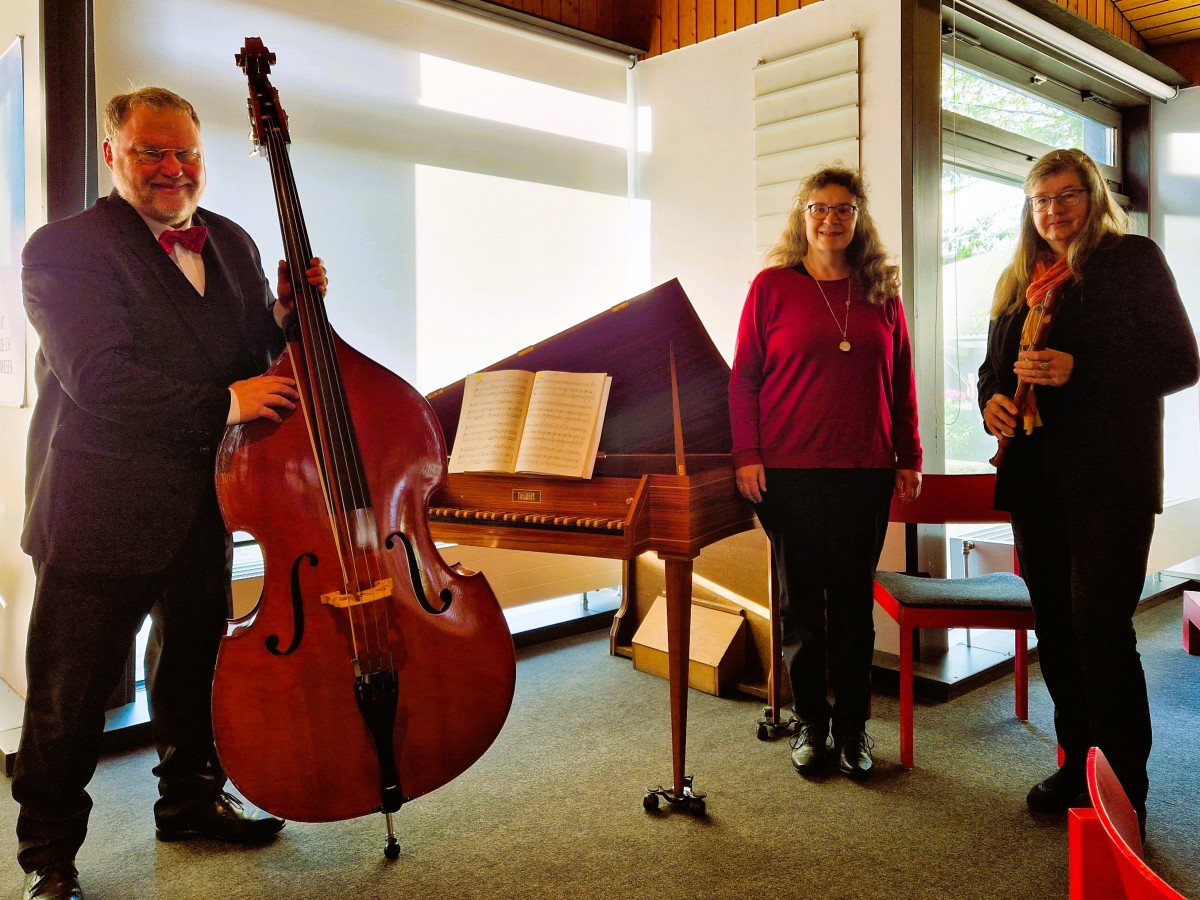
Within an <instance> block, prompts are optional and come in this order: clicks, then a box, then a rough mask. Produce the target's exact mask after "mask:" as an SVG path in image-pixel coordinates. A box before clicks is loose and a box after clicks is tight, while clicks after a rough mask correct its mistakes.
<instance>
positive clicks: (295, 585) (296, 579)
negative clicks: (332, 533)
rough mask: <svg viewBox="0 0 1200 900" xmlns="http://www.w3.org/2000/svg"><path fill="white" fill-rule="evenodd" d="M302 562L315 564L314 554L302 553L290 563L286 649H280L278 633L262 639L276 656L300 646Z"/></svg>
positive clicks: (294, 650) (302, 615)
mask: <svg viewBox="0 0 1200 900" xmlns="http://www.w3.org/2000/svg"><path fill="white" fill-rule="evenodd" d="M302 562H306V563H308V564H309V565H310V566H315V565H316V564H317V557H316V554H313V553H302V554H300V555H299V556H298V557H296V561H295V562H293V563H292V642H291V643H290V644H288V647H287V649H286V650H280V649H279V635H277V634H270V635H267V639H266V641H264V644H265V645H266V648H267V652H268V653H274V654H275V655H276V656H290V655H291V654H292V653H295V652H296V648H297V647H299V646H300V641H301V640H302V639H303V638H304V592H303V591H302V590H301V588H300V563H302Z"/></svg>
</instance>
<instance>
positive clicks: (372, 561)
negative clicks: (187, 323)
mask: <svg viewBox="0 0 1200 900" xmlns="http://www.w3.org/2000/svg"><path fill="white" fill-rule="evenodd" d="M267 140H268V148H269V149H268V153H269V158H270V161H271V164H272V167H273V168H274V169H275V171H276V173H277V175H278V176H280V177H277V178H275V179H273V180H274V182H275V184H276V203H277V207H278V209H279V217H280V225H281V230H282V233H283V238H284V243H285V245H286V254H285V255H286V256H287V258H288V261H289V268H290V270H291V275H292V284H293V294H294V296H295V298H296V307H297V310H296V311H297V316H298V318H299V322H300V333H301V339H302V341H303V343H304V346H305V348H306V354H305V356H306V359H307V361H308V367H306V371H305V379H304V380H305V382H306V383H305V385H304V388H306V389H307V390H304V389H302V390H301V391H300V394H301V398H302V400H303V399H304V397H305V396H306V395H308V396H310V397H312V404H311V406H312V409H311V415H308V414H306V422H308V426H309V433H310V440H311V442H312V445H313V451H314V454H315V455H316V458H317V463H318V468H319V470H320V471H321V474H322V483H323V484H324V486H325V494H326V506H327V509H328V510H329V512H330V516H331V523H330V524H331V528H332V531H333V537H334V541H335V544H336V545H337V546H338V548H339V551H338V552H339V557H340V559H339V563H340V565H341V569H342V577H343V587H344V592H345V593H346V594H348V595H351V596H355V597H357V596H358V595H359V594H360V592H361V591H362V590H364V589H366V588H369V587H373V586H374V585H375V584H376V583H377V581H379V580H380V579H381V578H382V571H381V567H380V565H379V560H378V556H377V555H378V552H379V544H378V535H377V528H376V525H375V522H374V520H373V516H372V515H371V512H372V504H371V498H370V496H369V490H368V489H367V481H366V477H365V474H364V472H363V470H362V459H361V455H360V454H359V453H358V451H357V442H356V439H355V435H354V430H353V419H352V418H351V416H350V411H349V408H348V406H347V403H346V392H345V387H344V385H343V383H342V378H341V370H340V367H339V365H338V363H337V358H336V347H335V346H334V342H333V338H332V328H331V326H330V323H329V320H328V316H327V315H326V312H325V307H324V303H323V301H322V299H321V297H320V295H319V293H318V292H317V290H316V289H315V288H314V287H313V286H312V285H310V284H308V282H307V280H306V279H304V278H302V277H300V273H301V272H303V271H304V269H305V268H307V261H308V260H309V259H311V258H312V251H311V248H310V247H309V246H308V245H307V239H306V235H307V231H306V230H305V226H304V221H303V213H302V211H301V210H300V207H299V203H298V201H297V200H296V198H297V196H298V195H297V192H296V184H295V179H294V176H293V173H292V170H291V166H290V165H289V164H288V157H287V148H286V142H285V141H284V139H283V137H282V134H281V132H280V130H279V129H278V128H274V127H272V128H270V129H268V130H267ZM310 367H315V368H316V370H317V374H318V376H319V377H316V378H315V379H314V374H313V371H311V368H310ZM307 412H308V410H307V408H306V413H307ZM314 429H315V432H316V433H315V434H314V433H313V432H314ZM348 501H349V502H348ZM347 548H348V551H349V552H347ZM380 606H381V605H380V604H379V603H377V602H371V603H363V604H356V603H352V604H351V605H350V606H349V607H346V612H347V614H348V615H349V617H350V626H351V636H352V640H353V644H354V650H355V656H356V657H357V658H359V659H360V660H362V662H363V663H365V664H366V665H365V668H366V670H367V671H373V670H376V669H378V668H380V667H381V666H382V665H383V664H384V663H385V662H386V663H389V664H390V662H391V659H390V657H391V648H390V646H389V638H390V629H389V624H388V618H389V616H388V609H387V604H386V602H385V603H383V604H382V609H381V608H380ZM368 607H369V609H368ZM360 632H361V633H360ZM364 651H365V652H364ZM364 657H365V658H364Z"/></svg>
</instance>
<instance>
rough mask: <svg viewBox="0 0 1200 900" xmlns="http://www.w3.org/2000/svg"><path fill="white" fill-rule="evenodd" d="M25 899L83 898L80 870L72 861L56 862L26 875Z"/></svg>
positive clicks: (70, 899) (69, 899)
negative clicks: (78, 870)
mask: <svg viewBox="0 0 1200 900" xmlns="http://www.w3.org/2000/svg"><path fill="white" fill-rule="evenodd" d="M21 896H22V897H23V898H24V900H83V888H81V887H80V886H79V872H77V871H76V870H75V866H73V865H72V864H71V863H56V864H54V865H49V866H46V867H45V868H44V869H38V870H37V871H36V872H30V873H29V874H28V875H26V876H25V893H24V894H22V895H21Z"/></svg>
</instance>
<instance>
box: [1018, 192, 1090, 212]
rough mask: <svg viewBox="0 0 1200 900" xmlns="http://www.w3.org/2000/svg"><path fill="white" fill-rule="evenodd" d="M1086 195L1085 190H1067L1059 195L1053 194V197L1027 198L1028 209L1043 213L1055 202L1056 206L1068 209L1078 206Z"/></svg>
mask: <svg viewBox="0 0 1200 900" xmlns="http://www.w3.org/2000/svg"><path fill="white" fill-rule="evenodd" d="M1087 194H1088V190H1087V188H1069V189H1068V190H1065V191H1063V192H1062V193H1061V194H1055V195H1054V196H1053V197H1043V196H1041V195H1039V196H1037V197H1030V198H1029V208H1030V209H1032V210H1033V211H1034V212H1045V211H1046V210H1048V209H1049V208H1050V204H1051V203H1053V202H1054V201H1055V200H1057V201H1058V205H1059V206H1062V207H1066V208H1067V209H1070V208H1071V207H1072V206H1078V205H1079V204H1080V203H1082V202H1083V198H1084V197H1086V196H1087Z"/></svg>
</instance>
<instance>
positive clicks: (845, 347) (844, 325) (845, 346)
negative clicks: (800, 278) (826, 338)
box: [813, 278, 850, 353]
mask: <svg viewBox="0 0 1200 900" xmlns="http://www.w3.org/2000/svg"><path fill="white" fill-rule="evenodd" d="M813 281H815V282H816V283H817V290H818V291H820V292H821V299H822V300H824V301H825V308H826V309H828V310H829V314H830V315H831V316H833V324H834V325H835V326H836V327H837V329H838V330H839V331H840V332H841V333H842V342H841V343H840V344H838V349H839V350H841V351H842V352H843V353H849V352H850V342H849V341H848V340H846V331H847V330H848V329H849V328H850V281H849V279H847V280H846V321H845V322H841V323H839V322H838V320H837V314H836V313H835V312H834V311H833V307H832V306H831V305H830V303H829V298H828V297H826V296H825V288H823V287H821V282H820V280H818V279H816V278H814V279H813Z"/></svg>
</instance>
